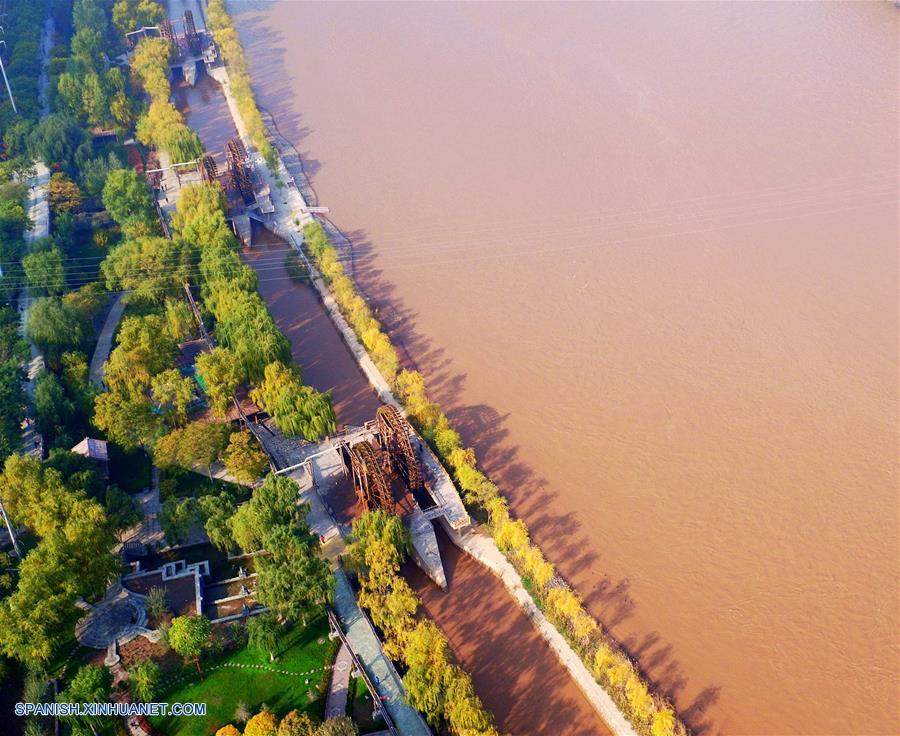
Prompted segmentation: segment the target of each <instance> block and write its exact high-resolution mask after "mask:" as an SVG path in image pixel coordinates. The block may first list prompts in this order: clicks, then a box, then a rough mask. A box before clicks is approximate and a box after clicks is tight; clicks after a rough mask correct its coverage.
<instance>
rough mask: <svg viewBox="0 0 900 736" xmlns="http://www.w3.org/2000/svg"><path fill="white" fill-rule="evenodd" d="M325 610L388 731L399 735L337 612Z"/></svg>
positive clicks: (396, 735)
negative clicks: (351, 644)
mask: <svg viewBox="0 0 900 736" xmlns="http://www.w3.org/2000/svg"><path fill="white" fill-rule="evenodd" d="M326 610H327V612H328V623H329V624H331V628H332V630H333V631H334V632H335V633H336V634H337V635H338V637H339V638H340V640H341V642H342V643H343V645H344V646H345V647H347V651H348V652H350V658H351V659H352V660H353V666H354V667H356V671H357V672H359V676H360V677H362V678H363V682H364V683H366V689H367V690H368V691H369V695H371V696H372V701H373V702H375V703H378V709H379V710H380V711H381V715H382V717H383V718H384V723H385V725H386V726H387V728H388V731H390V732H391V734H393V736H400V734H399V732H398V731H397V728H396V726H394V720H393V719H392V718H391V714H390V713H388V709H387V707H386V706H385V704H384V703H383V702H382V701H381V696H380V695H379V694H378V691H377V690H376V689H375V685H374V684H372V680H370V679H369V673H368V672H366V668H365V667H363V665H362V662H360V660H359V657H357V656H356V652H354V651H353V647H351V646H350V642H349V641H348V640H347V636H346V634H344V630H343V629H342V628H341V622H340V621H339V620H338V617H337V614H336V613H335V612H334V610H333V609H332V608H331V607H330V606H329V607H327V608H326Z"/></svg>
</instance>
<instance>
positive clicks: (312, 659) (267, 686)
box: [151, 617, 336, 736]
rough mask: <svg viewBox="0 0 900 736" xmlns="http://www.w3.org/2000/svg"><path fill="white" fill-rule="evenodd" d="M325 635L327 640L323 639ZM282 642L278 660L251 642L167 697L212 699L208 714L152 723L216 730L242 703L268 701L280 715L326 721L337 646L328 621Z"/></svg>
mask: <svg viewBox="0 0 900 736" xmlns="http://www.w3.org/2000/svg"><path fill="white" fill-rule="evenodd" d="M320 639H321V640H323V643H322V644H319V640H320ZM281 647H282V648H281V651H280V652H279V655H278V659H276V660H275V662H272V663H270V662H269V657H268V656H267V655H265V654H262V653H260V652H258V651H256V650H255V649H252V648H250V647H245V648H244V649H241V650H239V651H237V652H234V653H233V654H230V655H227V656H225V657H223V658H221V659H220V660H218V662H215V663H212V662H210V663H207V664H206V665H205V668H206V669H205V674H206V679H204V680H202V681H201V680H200V679H199V676H198V675H197V674H196V670H195V671H194V674H193V675H192V676H191V677H190V678H189V679H188V680H185V681H182V682H181V684H179V685H176V686H175V689H173V690H171V691H169V692H168V693H166V694H165V696H163V698H162V700H165V702H168V703H172V702H195V703H206V716H204V717H202V718H198V717H193V718H186V717H182V718H173V717H167V718H152V719H151V723H152V724H153V726H154V727H156V728H159V729H160V730H161V731H162V732H163V733H165V734H166V735H167V736H182V735H183V736H188V734H190V735H191V736H201V735H202V734H214V733H215V732H216V730H217V729H218V728H221V727H222V726H223V725H225V724H226V723H230V722H232V720H233V718H234V711H235V709H236V708H237V706H238V703H243V704H244V705H245V706H246V707H247V709H248V710H249V712H250V713H251V714H253V713H256V712H257V711H258V710H259V709H260V706H261V705H262V704H263V703H265V704H266V705H267V706H268V707H269V709H270V710H272V711H273V712H274V713H276V714H277V715H279V716H282V715H284V714H285V713H287V712H288V711H289V710H293V709H295V708H296V709H298V710H305V711H306V712H307V713H309V714H310V715H312V716H314V717H315V718H317V719H319V720H321V719H322V716H323V715H324V712H325V696H324V691H325V688H326V687H327V684H328V681H329V678H330V674H331V673H330V671H329V670H322V667H324V666H325V665H330V664H331V663H332V662H333V660H334V655H335V651H336V646H335V644H334V642H332V641H330V640H329V639H328V622H327V621H326V620H325V618H324V617H320V618H317V619H316V620H315V621H313V622H312V623H311V624H310V625H309V626H307V627H306V628H305V629H301V628H300V627H295V628H294V629H292V630H291V631H290V632H288V633H287V634H285V636H284V637H283V639H282V642H281ZM223 664H242V665H263V666H265V667H273V668H276V669H279V670H284V671H286V672H290V673H297V674H282V673H279V672H271V671H269V670H265V669H253V668H241V667H224V666H222V665H223ZM216 665H218V666H216ZM313 669H315V670H316V671H315V672H313V674H311V675H304V674H299V673H305V672H308V671H310V670H313ZM307 679H308V680H309V682H308V683H307V682H306V680H307Z"/></svg>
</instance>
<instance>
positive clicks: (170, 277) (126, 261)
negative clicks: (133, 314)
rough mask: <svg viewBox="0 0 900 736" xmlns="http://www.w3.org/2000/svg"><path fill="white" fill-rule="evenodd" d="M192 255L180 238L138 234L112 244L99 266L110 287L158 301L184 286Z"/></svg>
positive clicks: (189, 270)
mask: <svg viewBox="0 0 900 736" xmlns="http://www.w3.org/2000/svg"><path fill="white" fill-rule="evenodd" d="M107 185H108V184H107ZM136 222H139V220H138V219H137V218H135V219H134V220H132V223H131V224H132V225H134V223H136ZM140 226H141V227H143V224H141V225H140ZM129 227H131V225H129ZM192 258H193V253H192V250H191V248H190V246H188V245H186V244H185V243H183V242H181V241H174V240H169V239H168V238H162V237H138V238H135V239H132V240H126V241H125V242H124V243H122V244H121V245H118V246H116V247H115V248H113V250H112V251H110V253H109V255H108V256H107V257H106V258H105V259H104V261H103V263H102V264H101V266H100V270H101V272H102V273H103V277H104V280H105V281H106V288H107V289H109V290H110V291H116V290H120V289H127V290H131V291H133V292H134V297H133V298H139V299H142V300H143V301H144V302H146V303H148V304H156V303H158V302H161V301H162V300H163V299H164V298H165V297H166V296H168V295H171V294H176V293H178V292H179V291H180V290H181V288H182V286H183V284H184V282H185V281H187V280H188V279H189V278H190V275H191V261H192Z"/></svg>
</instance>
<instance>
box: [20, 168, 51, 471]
mask: <svg viewBox="0 0 900 736" xmlns="http://www.w3.org/2000/svg"><path fill="white" fill-rule="evenodd" d="M48 181H50V171H49V169H47V167H46V166H44V164H43V162H41V161H38V162H37V163H36V164H35V175H34V176H32V177H30V178H28V179H26V180H25V185H26V186H27V187H28V200H27V201H26V203H25V212H26V214H27V215H28V217H29V218H30V219H31V221H32V223H34V227H33V228H32V229H31V230H28V231H26V232H25V247H26V249H27V250H31V248H32V246H33V245H34V243H35V242H36V241H37V240H39V239H40V238H44V237H46V236H47V235H49V234H50V205H49V203H48V202H47V182H48ZM33 302H34V298H33V297H32V296H31V295H29V293H28V287H26V286H24V285H23V286H21V287H20V288H19V334H20V335H21V336H22V337H23V338H24V337H25V333H26V330H25V327H26V325H27V324H28V311H29V310H30V309H31V305H32V303H33ZM29 348H30V350H31V356H30V358H29V359H28V363H27V364H26V365H25V366H24V368H25V373H26V376H27V380H26V383H25V394H26V395H27V397H28V412H27V416H26V417H25V421H24V422H23V423H22V452H24V453H25V454H27V455H34V456H36V457H41V456H42V454H43V438H42V437H41V435H40V434H39V433H38V431H37V427H36V426H35V421H34V419H35V418H34V388H35V384H36V382H37V378H38V376H40V374H41V372H42V371H43V370H44V356H43V354H42V353H41V351H40V350H38V348H37V346H36V345H34V344H33V343H31V342H29Z"/></svg>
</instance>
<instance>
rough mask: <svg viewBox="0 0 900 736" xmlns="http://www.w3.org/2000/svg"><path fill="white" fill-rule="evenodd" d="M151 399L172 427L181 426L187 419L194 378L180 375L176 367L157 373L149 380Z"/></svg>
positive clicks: (191, 399) (192, 394) (192, 395)
mask: <svg viewBox="0 0 900 736" xmlns="http://www.w3.org/2000/svg"><path fill="white" fill-rule="evenodd" d="M150 387H151V391H152V395H153V400H154V401H155V402H156V403H157V405H158V406H159V408H160V410H161V411H162V413H163V416H164V417H165V418H166V420H167V421H168V422H169V425H170V426H172V427H179V426H183V425H184V424H185V423H186V422H187V419H188V411H187V410H188V406H189V405H190V403H191V401H193V399H194V380H193V379H192V378H187V377H185V376H182V375H181V371H179V370H178V369H177V368H169V369H168V370H164V371H162V372H161V373H157V374H156V375H155V376H153V378H152V379H151V381H150Z"/></svg>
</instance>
